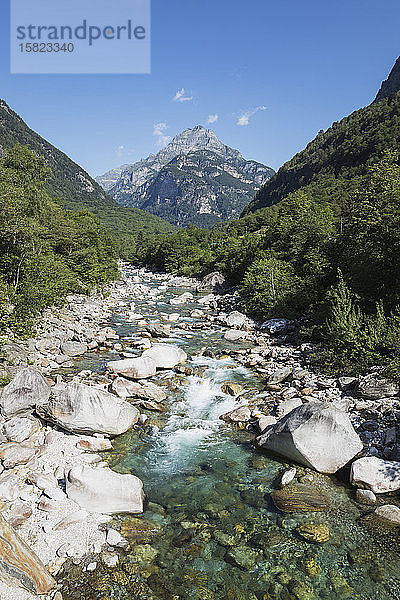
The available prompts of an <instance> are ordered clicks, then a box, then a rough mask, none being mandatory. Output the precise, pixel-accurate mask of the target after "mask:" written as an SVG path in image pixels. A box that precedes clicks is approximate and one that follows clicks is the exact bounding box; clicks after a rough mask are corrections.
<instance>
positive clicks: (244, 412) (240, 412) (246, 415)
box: [220, 406, 251, 423]
mask: <svg viewBox="0 0 400 600" xmlns="http://www.w3.org/2000/svg"><path fill="white" fill-rule="evenodd" d="M250 417H251V410H250V408H249V407H248V406H239V407H238V408H235V409H234V410H231V411H230V412H228V413H225V414H224V415H221V416H220V419H222V420H223V421H227V422H228V423H239V422H247V421H250Z"/></svg>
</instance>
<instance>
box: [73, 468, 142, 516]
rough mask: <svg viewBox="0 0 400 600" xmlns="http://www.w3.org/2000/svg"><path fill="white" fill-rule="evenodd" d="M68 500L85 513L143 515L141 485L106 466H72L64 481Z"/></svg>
mask: <svg viewBox="0 0 400 600" xmlns="http://www.w3.org/2000/svg"><path fill="white" fill-rule="evenodd" d="M66 492H67V496H68V498H70V499H71V500H73V501H74V502H76V503H77V504H78V505H79V506H81V507H82V508H85V509H86V510H88V511H89V512H96V513H105V514H116V513H141V512H143V500H144V493H143V484H142V482H141V481H140V479H139V478H138V477H135V475H121V474H120V473H115V472H114V471H112V470H111V469H109V468H108V467H106V468H102V469H93V468H92V467H87V466H82V465H81V466H77V467H73V468H72V469H71V470H70V471H69V473H68V475H67V478H66Z"/></svg>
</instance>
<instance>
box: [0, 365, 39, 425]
mask: <svg viewBox="0 0 400 600" xmlns="http://www.w3.org/2000/svg"><path fill="white" fill-rule="evenodd" d="M50 389H51V388H50V386H49V384H48V383H47V381H46V380H45V378H44V377H43V375H42V374H41V373H40V372H39V371H38V370H37V369H34V368H32V367H26V368H24V369H21V370H20V371H18V373H17V374H16V376H15V377H14V379H13V380H12V381H11V382H10V383H9V384H8V385H6V386H5V387H4V388H3V391H2V393H1V397H0V408H1V412H2V414H3V415H4V416H5V417H6V418H11V417H14V416H16V415H25V414H29V413H30V412H31V411H32V410H33V409H34V408H35V406H36V404H38V403H42V402H46V401H47V400H48V398H49V396H50Z"/></svg>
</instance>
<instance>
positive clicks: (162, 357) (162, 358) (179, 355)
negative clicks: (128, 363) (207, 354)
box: [142, 344, 187, 369]
mask: <svg viewBox="0 0 400 600" xmlns="http://www.w3.org/2000/svg"><path fill="white" fill-rule="evenodd" d="M142 358H150V359H152V360H154V362H155V364H156V367H157V369H173V368H174V367H176V365H179V364H180V363H183V362H185V360H186V359H187V354H186V352H184V351H183V350H182V349H181V348H179V347H178V346H174V345H173V344H154V345H153V346H152V347H151V348H149V349H148V350H145V351H144V352H143V354H142Z"/></svg>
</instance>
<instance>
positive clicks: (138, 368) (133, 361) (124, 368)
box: [106, 356, 156, 379]
mask: <svg viewBox="0 0 400 600" xmlns="http://www.w3.org/2000/svg"><path fill="white" fill-rule="evenodd" d="M106 366H107V369H109V370H110V371H112V372H113V373H117V374H118V375H122V376H123V377H127V378H128V379H146V378H147V377H153V376H154V375H155V374H156V363H155V362H154V360H153V359H152V358H150V357H149V356H141V357H139V358H126V359H124V360H112V361H110V362H108V363H107V365H106Z"/></svg>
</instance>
